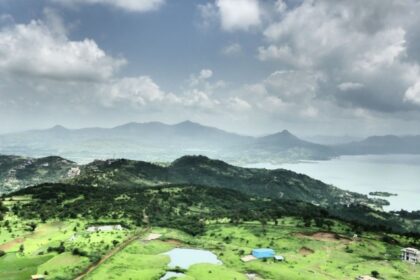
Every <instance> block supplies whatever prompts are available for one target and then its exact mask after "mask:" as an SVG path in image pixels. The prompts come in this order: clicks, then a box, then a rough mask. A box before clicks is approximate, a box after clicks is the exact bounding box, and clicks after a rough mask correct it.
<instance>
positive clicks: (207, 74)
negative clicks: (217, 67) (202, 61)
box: [198, 69, 213, 80]
mask: <svg viewBox="0 0 420 280" xmlns="http://www.w3.org/2000/svg"><path fill="white" fill-rule="evenodd" d="M212 76H213V71H211V70H210V69H202V70H201V71H200V75H199V76H198V77H199V79H203V80H207V79H209V78H211V77H212Z"/></svg>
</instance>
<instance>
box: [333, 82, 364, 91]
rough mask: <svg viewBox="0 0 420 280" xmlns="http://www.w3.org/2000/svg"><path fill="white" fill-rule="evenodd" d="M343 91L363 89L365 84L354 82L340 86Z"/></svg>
mask: <svg viewBox="0 0 420 280" xmlns="http://www.w3.org/2000/svg"><path fill="white" fill-rule="evenodd" d="M338 88H339V89H340V90H341V91H349V90H356V89H361V88H363V84H361V83H354V82H345V83H341V84H339V85H338Z"/></svg>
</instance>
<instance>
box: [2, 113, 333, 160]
mask: <svg viewBox="0 0 420 280" xmlns="http://www.w3.org/2000/svg"><path fill="white" fill-rule="evenodd" d="M0 154H14V155H24V156H31V157H44V156H48V155H58V156H62V157H65V158H69V159H71V160H75V161H78V162H85V163H86V162H89V161H92V160H94V159H105V158H115V157H118V158H130V159H141V160H148V161H172V160H174V159H176V158H179V157H181V156H183V155H188V154H201V155H206V156H210V157H215V158H220V159H223V160H227V161H229V162H235V163H238V162H243V163H248V162H265V161H276V162H280V161H289V160H300V159H314V160H318V159H319V160H321V159H328V158H331V157H333V156H334V155H335V154H334V151H333V150H332V149H331V148H330V147H327V146H324V145H319V144H315V143H311V142H308V141H304V140H301V139H299V138H297V137H296V136H294V135H292V134H291V133H290V132H288V131H287V130H285V131H282V132H279V133H276V134H273V135H269V136H265V137H251V136H243V135H238V134H235V133H230V132H226V131H223V130H220V129H217V128H214V127H208V126H203V125H201V124H198V123H194V122H190V121H185V122H181V123H178V124H175V125H168V124H163V123H160V122H149V123H128V124H125V125H121V126H117V127H114V128H84V129H67V128H64V127H62V126H55V127H53V128H50V129H46V130H31V131H26V132H21V133H13V134H5V135H1V136H0Z"/></svg>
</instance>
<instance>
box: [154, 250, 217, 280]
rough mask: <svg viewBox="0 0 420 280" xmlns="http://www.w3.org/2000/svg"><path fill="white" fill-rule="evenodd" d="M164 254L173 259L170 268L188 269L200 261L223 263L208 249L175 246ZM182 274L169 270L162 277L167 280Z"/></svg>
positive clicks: (162, 279)
mask: <svg viewBox="0 0 420 280" xmlns="http://www.w3.org/2000/svg"><path fill="white" fill-rule="evenodd" d="M164 255H168V256H169V258H170V259H171V261H170V263H169V265H168V266H169V267H170V268H175V267H180V268H183V269H188V268H189V267H190V266H191V265H193V264H198V263H210V264H222V262H221V261H220V260H219V259H218V258H217V256H216V255H215V254H213V253H212V252H210V251H207V250H198V249H183V248H175V249H172V250H171V251H169V252H166V253H164ZM182 275H183V274H182V273H175V272H171V271H169V272H167V273H166V274H165V276H163V277H162V278H160V279H161V280H165V279H169V278H171V277H180V276H182Z"/></svg>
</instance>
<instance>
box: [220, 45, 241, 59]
mask: <svg viewBox="0 0 420 280" xmlns="http://www.w3.org/2000/svg"><path fill="white" fill-rule="evenodd" d="M241 52H242V46H241V45H240V44H238V43H232V44H229V45H227V46H225V47H224V48H223V49H222V53H223V54H224V55H226V56H235V55H238V54H240V53H241Z"/></svg>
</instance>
